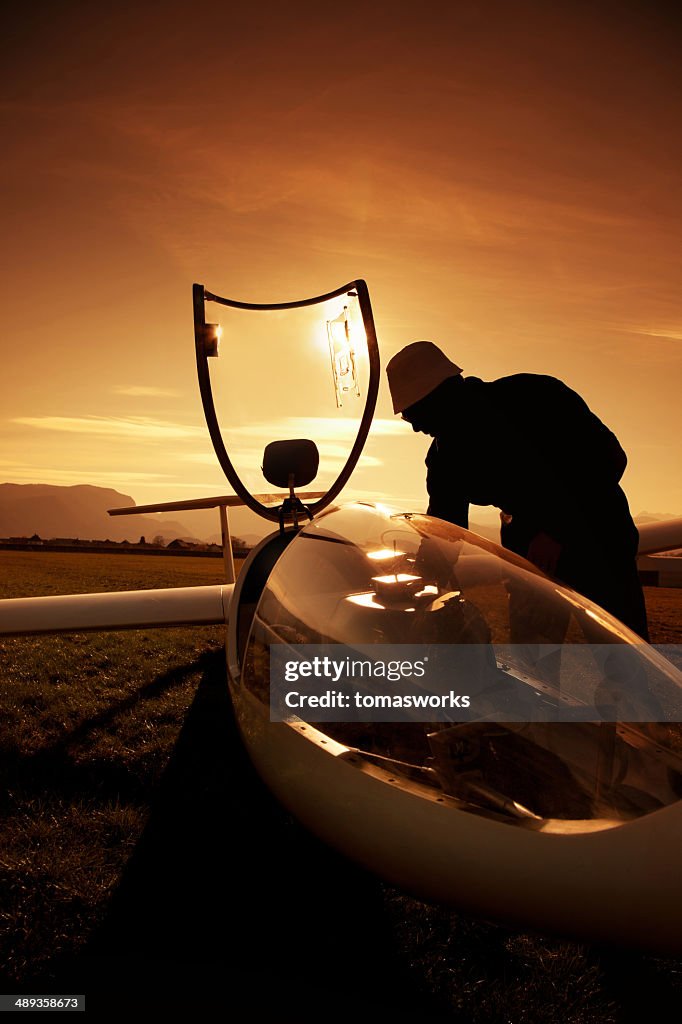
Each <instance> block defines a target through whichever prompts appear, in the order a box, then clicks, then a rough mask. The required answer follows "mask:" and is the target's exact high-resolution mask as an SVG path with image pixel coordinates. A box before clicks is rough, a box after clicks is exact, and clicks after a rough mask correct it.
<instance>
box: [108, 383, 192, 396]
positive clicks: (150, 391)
mask: <svg viewBox="0 0 682 1024" xmlns="http://www.w3.org/2000/svg"><path fill="white" fill-rule="evenodd" d="M111 390H112V392H113V393H114V394H115V395H128V396H129V397H131V398H180V392H179V391H175V390H174V389H173V388H155V387H147V386H145V385H142V384H132V385H128V386H127V385H125V384H117V385H115V386H114V387H113V388H112V389H111Z"/></svg>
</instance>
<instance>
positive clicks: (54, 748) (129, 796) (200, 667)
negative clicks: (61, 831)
mask: <svg viewBox="0 0 682 1024" xmlns="http://www.w3.org/2000/svg"><path fill="white" fill-rule="evenodd" d="M214 659H215V652H204V653H202V654H201V655H200V656H199V657H198V658H196V659H195V660H194V661H192V662H190V663H188V664H186V665H179V666H177V667H175V668H172V669H169V671H168V672H164V673H163V674H162V675H160V676H157V677H156V678H155V679H153V680H152V681H151V682H150V683H147V684H146V685H145V686H143V687H141V688H139V689H136V690H135V691H134V692H132V693H130V694H129V695H128V696H127V697H125V698H124V699H123V700H119V701H116V702H115V703H112V704H110V705H109V706H107V707H106V708H105V709H104V710H102V711H101V712H99V714H96V715H91V716H90V717H89V718H85V719H84V720H83V721H82V722H80V723H79V724H78V725H77V726H76V728H75V729H72V730H71V732H69V733H67V734H66V735H64V736H62V737H60V739H59V740H57V741H56V742H54V743H52V744H50V745H48V746H44V747H41V748H40V750H37V751H36V752H35V753H32V754H19V753H17V751H16V750H14V749H12V748H11V747H10V748H9V749H0V777H1V778H2V779H3V783H4V785H3V788H2V791H0V807H3V805H6V802H7V795H8V794H10V793H12V792H20V793H21V794H22V798H23V799H25V798H30V797H31V796H32V795H33V796H38V797H41V796H43V795H44V794H45V793H46V792H49V793H50V794H51V795H52V796H61V797H73V796H78V797H82V796H86V795H88V794H91V793H93V791H94V792H96V793H97V795H98V796H99V797H100V798H101V797H102V796H103V795H105V794H107V793H110V795H111V796H112V797H113V798H116V799H122V800H145V798H147V797H148V796H149V788H150V787H149V784H148V782H147V781H146V776H143V775H138V774H136V773H135V772H131V771H130V769H129V768H128V767H127V766H126V765H125V764H124V763H121V762H120V761H116V760H113V759H112V760H104V759H102V758H88V759H87V761H83V762H81V763H76V762H74V761H73V760H72V759H71V756H70V754H71V752H72V751H73V750H74V749H75V748H76V747H77V746H78V745H79V744H81V743H83V741H85V740H87V738H88V736H89V735H90V734H92V733H94V732H96V731H97V730H99V729H105V728H107V727H108V726H111V725H112V723H113V722H114V721H115V720H116V718H118V716H120V715H122V714H125V713H126V712H128V711H133V710H136V709H139V707H140V704H141V702H143V701H146V700H153V699H154V698H156V697H161V696H162V695H163V694H164V693H166V692H167V691H169V690H171V689H173V687H177V686H181V685H182V684H183V683H184V682H185V681H186V680H187V679H188V678H189V677H190V676H191V675H192V674H194V673H197V672H204V673H205V672H207V671H210V669H211V667H212V666H213V665H214Z"/></svg>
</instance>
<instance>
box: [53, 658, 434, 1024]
mask: <svg viewBox="0 0 682 1024" xmlns="http://www.w3.org/2000/svg"><path fill="white" fill-rule="evenodd" d="M392 943H393V936H392V932H391V930H390V927H389V924H388V922H387V920H386V918H385V915H384V911H383V901H382V892H381V888H380V884H379V882H378V881H376V880H375V879H374V878H371V877H369V876H368V875H367V874H365V873H364V872H362V871H360V870H359V869H357V868H355V867H353V866H352V865H350V864H349V863H348V862H347V861H345V860H344V859H342V858H341V857H339V856H338V855H336V854H335V853H333V852H332V851H330V850H329V849H327V848H326V847H325V846H323V845H322V844H320V843H318V842H317V841H316V840H315V839H313V838H312V837H311V836H309V835H308V834H307V833H305V832H304V831H303V830H302V829H301V828H300V827H299V826H298V825H296V824H295V823H294V822H293V821H292V820H291V818H290V817H289V816H288V815H287V814H286V812H285V811H283V810H282V808H281V807H280V806H279V805H278V804H277V803H276V802H275V801H274V799H273V798H272V797H271V795H270V793H269V792H268V791H267V790H266V789H265V787H264V786H263V785H262V783H261V782H260V780H259V779H258V777H257V776H256V774H255V772H254V769H253V768H252V766H251V763H250V761H249V760H248V757H247V756H246V753H245V751H244V749H243V746H242V744H241V740H240V738H239V735H238V732H237V728H236V723H235V721H234V717H233V714H232V708H231V704H230V700H229V695H228V691H227V685H226V681H225V670H224V654H222V653H221V652H218V653H216V654H215V655H211V656H210V658H209V659H208V664H207V666H206V671H205V672H204V675H203V678H202V680H201V683H200V685H199V688H198V691H197V694H196V697H195V699H194V702H193V704H192V706H191V708H190V710H189V712H188V715H187V718H186V721H185V724H184V726H183V729H182V731H181V734H180V736H179V739H178V742H177V744H176V747H175V749H174V752H173V755H172V757H171V760H170V762H169V764H168V767H167V770H166V772H165V774H164V777H163V779H162V783H161V785H160V787H159V790H158V792H157V796H156V799H155V801H154V803H153V806H152V811H151V815H150V819H149V822H148V824H147V826H146V828H145V830H144V832H143V835H142V837H141V839H140V841H139V843H138V845H137V847H136V849H135V851H134V853H133V856H132V857H131V859H130V861H129V863H128V865H127V867H126V870H125V872H124V875H123V878H122V881H121V883H120V885H119V888H118V890H117V891H116V892H115V894H114V897H113V899H112V903H111V905H110V911H109V914H108V917H107V919H106V921H105V923H104V926H103V927H102V928H101V929H100V930H99V932H98V934H97V935H96V936H95V937H94V939H93V940H92V941H91V942H90V944H89V946H88V948H87V949H86V951H85V953H84V954H83V955H82V956H79V957H78V959H77V960H75V961H71V962H70V963H62V964H60V965H55V971H54V972H51V979H50V982H49V984H50V985H51V986H52V987H53V988H54V985H55V984H58V985H59V988H60V990H61V991H65V990H66V989H65V986H66V988H70V989H73V990H74V991H75V990H78V991H81V992H83V991H84V992H85V993H86V994H87V995H88V997H89V1004H90V1006H89V1008H91V1009H94V1008H95V1006H97V1007H99V1008H100V1009H102V1010H104V1009H105V1008H109V1009H114V1008H119V1009H122V1008H123V1007H124V1006H126V1005H127V1006H128V1007H129V1008H132V1007H133V1006H134V1005H137V1006H138V1007H140V1006H144V1007H146V1008H149V1009H151V1008H152V1007H155V1008H156V1009H157V1010H158V1009H159V1008H169V1009H170V1008H172V1007H174V1008H177V1007H179V1006H180V1007H186V1008H187V1009H192V1010H193V1016H195V1017H196V1015H197V1011H199V1012H200V1011H202V1010H204V1009H205V1010H209V1009H210V1010H211V1011H214V1010H215V1009H225V1010H226V1011H228V1012H230V1011H231V1012H235V1011H239V1014H240V1016H239V1017H238V1019H242V1015H244V1014H245V1013H246V1012H248V1013H253V1014H254V1015H255V1014H259V1015H260V1016H263V1015H266V1016H268V1017H271V1018H272V1020H278V1021H283V1020H284V1021H286V1020H308V1019H310V1020H312V1019H315V1020H317V1019H320V1018H321V1017H322V1018H324V1017H328V1018H330V1017H331V1018H334V1016H335V1014H337V1013H338V1014H342V1013H343V1014H344V1015H353V1016H355V1017H356V1018H357V1017H358V1016H360V1018H361V1019H365V1017H366V1016H367V1017H369V1014H370V1013H371V1014H372V1016H374V1015H375V1014H381V1017H380V1018H379V1019H384V1016H386V1015H388V1014H390V1015H391V1016H392V1017H393V1018H394V1019H395V1018H396V1017H398V1016H399V1017H400V1019H411V1020H415V1021H422V1020H423V1021H427V1020H429V1019H436V1018H435V1017H431V1016H430V1012H429V1007H428V1005H427V1004H426V1002H425V998H424V997H423V996H421V995H420V994H417V993H415V992H413V991H412V990H411V989H410V988H409V986H408V984H407V982H406V981H405V976H404V975H405V972H404V965H403V964H401V963H400V962H399V959H398V957H397V955H396V954H395V953H394V950H393V946H392ZM37 983H38V982H37ZM44 987H45V986H44V985H43V986H42V988H44ZM93 1004H94V1005H93ZM438 1019H441V1018H440V1016H439V1017H438ZM450 1019H452V1018H450Z"/></svg>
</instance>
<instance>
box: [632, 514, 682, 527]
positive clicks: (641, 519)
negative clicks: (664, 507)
mask: <svg viewBox="0 0 682 1024" xmlns="http://www.w3.org/2000/svg"><path fill="white" fill-rule="evenodd" d="M634 519H635V522H636V523H641V524H642V526H644V524H645V523H659V522H661V520H663V519H679V513H675V512H639V513H638V514H637V515H636V516H635V517H634Z"/></svg>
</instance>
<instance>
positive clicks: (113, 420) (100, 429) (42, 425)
mask: <svg viewBox="0 0 682 1024" xmlns="http://www.w3.org/2000/svg"><path fill="white" fill-rule="evenodd" d="M11 422H12V423H19V424H21V425H22V426H26V427H37V428H38V429H39V430H52V431H58V432H62V433H68V434H96V435H99V436H102V437H123V438H134V439H135V440H138V441H171V440H172V441H178V440H183V439H189V438H195V437H203V436H204V434H205V431H204V430H203V428H201V427H192V426H188V425H186V424H183V423H168V422H165V421H163V420H153V419H149V418H147V417H144V416H138V417H130V418H118V417H107V416H17V417H15V418H14V419H13V420H12V421H11Z"/></svg>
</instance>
